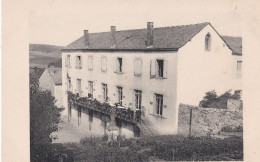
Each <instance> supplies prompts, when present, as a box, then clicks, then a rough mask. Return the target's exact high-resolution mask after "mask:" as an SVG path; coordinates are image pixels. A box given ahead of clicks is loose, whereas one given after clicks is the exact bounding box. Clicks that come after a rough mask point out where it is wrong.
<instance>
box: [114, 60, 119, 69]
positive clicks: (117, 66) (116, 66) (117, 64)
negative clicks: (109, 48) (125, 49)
mask: <svg viewBox="0 0 260 162" xmlns="http://www.w3.org/2000/svg"><path fill="white" fill-rule="evenodd" d="M114 61H115V64H114V65H115V67H114V71H115V72H117V69H118V68H119V62H118V60H117V58H114Z"/></svg>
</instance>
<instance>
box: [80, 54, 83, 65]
mask: <svg viewBox="0 0 260 162" xmlns="http://www.w3.org/2000/svg"><path fill="white" fill-rule="evenodd" d="M80 67H83V56H80Z"/></svg>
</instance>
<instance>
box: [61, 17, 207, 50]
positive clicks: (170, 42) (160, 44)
mask: <svg viewBox="0 0 260 162" xmlns="http://www.w3.org/2000/svg"><path fill="white" fill-rule="evenodd" d="M208 24H210V23H208V22H206V23H200V24H193V25H182V26H172V27H161V28H154V29H153V33H154V37H153V38H154V39H153V47H152V49H178V48H180V47H182V46H184V45H185V44H186V43H187V42H188V41H189V40H191V39H192V37H194V36H195V35H196V34H197V33H198V32H200V31H201V30H202V29H203V28H204V27H206V26H207V25H208ZM145 41H146V29H135V30H122V31H116V47H115V48H113V49H119V50H120V49H121V50H146V49H147V47H146V43H145ZM89 42H90V44H89V47H88V48H86V47H85V44H84V36H82V37H80V38H79V39H77V40H76V41H74V42H72V43H71V44H69V45H68V46H67V47H66V48H65V49H97V50H102V49H111V47H112V36H111V33H110V32H103V33H89Z"/></svg>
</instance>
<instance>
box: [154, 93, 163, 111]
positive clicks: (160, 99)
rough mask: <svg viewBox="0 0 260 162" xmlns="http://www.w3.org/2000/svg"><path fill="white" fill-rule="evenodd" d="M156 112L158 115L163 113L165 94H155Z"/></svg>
mask: <svg viewBox="0 0 260 162" xmlns="http://www.w3.org/2000/svg"><path fill="white" fill-rule="evenodd" d="M155 102H156V103H155V104H156V105H155V112H156V114H157V115H160V116H162V115H163V95H161V94H155Z"/></svg>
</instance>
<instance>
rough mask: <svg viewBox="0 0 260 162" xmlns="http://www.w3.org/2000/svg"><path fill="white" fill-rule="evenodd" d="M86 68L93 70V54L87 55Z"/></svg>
mask: <svg viewBox="0 0 260 162" xmlns="http://www.w3.org/2000/svg"><path fill="white" fill-rule="evenodd" d="M88 70H93V56H89V57H88Z"/></svg>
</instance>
